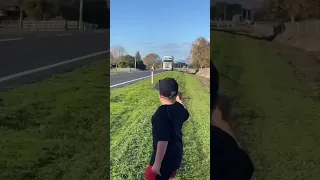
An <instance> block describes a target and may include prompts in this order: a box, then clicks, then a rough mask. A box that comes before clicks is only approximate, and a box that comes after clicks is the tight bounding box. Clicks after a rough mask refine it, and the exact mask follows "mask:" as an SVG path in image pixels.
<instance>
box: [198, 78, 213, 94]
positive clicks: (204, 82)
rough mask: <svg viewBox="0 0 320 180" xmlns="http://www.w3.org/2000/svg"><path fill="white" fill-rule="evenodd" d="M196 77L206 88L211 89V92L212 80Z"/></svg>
mask: <svg viewBox="0 0 320 180" xmlns="http://www.w3.org/2000/svg"><path fill="white" fill-rule="evenodd" d="M196 77H197V79H198V80H199V81H200V82H201V83H202V84H203V85H204V86H205V87H207V88H208V89H209V92H210V79H207V78H204V77H201V76H196Z"/></svg>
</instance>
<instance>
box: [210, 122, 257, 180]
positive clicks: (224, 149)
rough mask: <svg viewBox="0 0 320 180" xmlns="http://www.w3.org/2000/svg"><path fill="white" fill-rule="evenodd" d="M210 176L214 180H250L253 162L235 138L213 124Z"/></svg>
mask: <svg viewBox="0 0 320 180" xmlns="http://www.w3.org/2000/svg"><path fill="white" fill-rule="evenodd" d="M210 160H211V166H210V177H211V179H213V180H250V179H251V176H252V174H253V170H254V167H253V164H252V162H251V160H250V158H249V156H248V155H247V153H246V152H245V151H243V150H242V149H240V148H239V146H238V144H237V142H236V141H235V139H234V138H233V137H232V136H230V135H229V134H228V133H226V132H224V131H223V130H221V129H220V128H218V127H216V126H213V125H211V132H210Z"/></svg>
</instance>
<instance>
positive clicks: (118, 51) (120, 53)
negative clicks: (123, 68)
mask: <svg viewBox="0 0 320 180" xmlns="http://www.w3.org/2000/svg"><path fill="white" fill-rule="evenodd" d="M110 52H111V54H112V56H113V62H114V64H115V65H116V68H117V67H118V65H119V63H120V62H122V61H123V58H124V56H125V55H126V54H127V53H126V50H125V49H124V47H122V46H112V47H111V49H110ZM110 60H111V59H110Z"/></svg>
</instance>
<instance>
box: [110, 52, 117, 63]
mask: <svg viewBox="0 0 320 180" xmlns="http://www.w3.org/2000/svg"><path fill="white" fill-rule="evenodd" d="M111 64H113V65H115V64H116V61H115V60H114V57H113V55H112V53H110V65H111Z"/></svg>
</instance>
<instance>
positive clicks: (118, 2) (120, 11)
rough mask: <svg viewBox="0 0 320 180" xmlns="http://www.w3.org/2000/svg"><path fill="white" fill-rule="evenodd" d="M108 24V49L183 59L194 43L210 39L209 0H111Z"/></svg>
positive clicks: (132, 53)
mask: <svg viewBox="0 0 320 180" xmlns="http://www.w3.org/2000/svg"><path fill="white" fill-rule="evenodd" d="M110 21H111V22H110V23H111V24H110V45H111V46H113V45H121V46H123V47H124V48H125V49H126V51H127V53H128V54H130V55H134V54H135V52H136V51H137V50H139V51H140V54H141V56H142V57H144V56H145V55H147V54H148V53H152V52H153V53H156V54H158V55H159V56H160V57H161V58H163V56H165V55H173V56H174V57H175V60H178V61H179V60H185V59H186V57H187V56H188V55H189V50H190V47H191V44H192V42H193V41H194V40H196V39H197V38H198V37H204V38H206V39H209V38H210V0H201V1H195V0H161V1H160V0H112V1H110Z"/></svg>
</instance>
